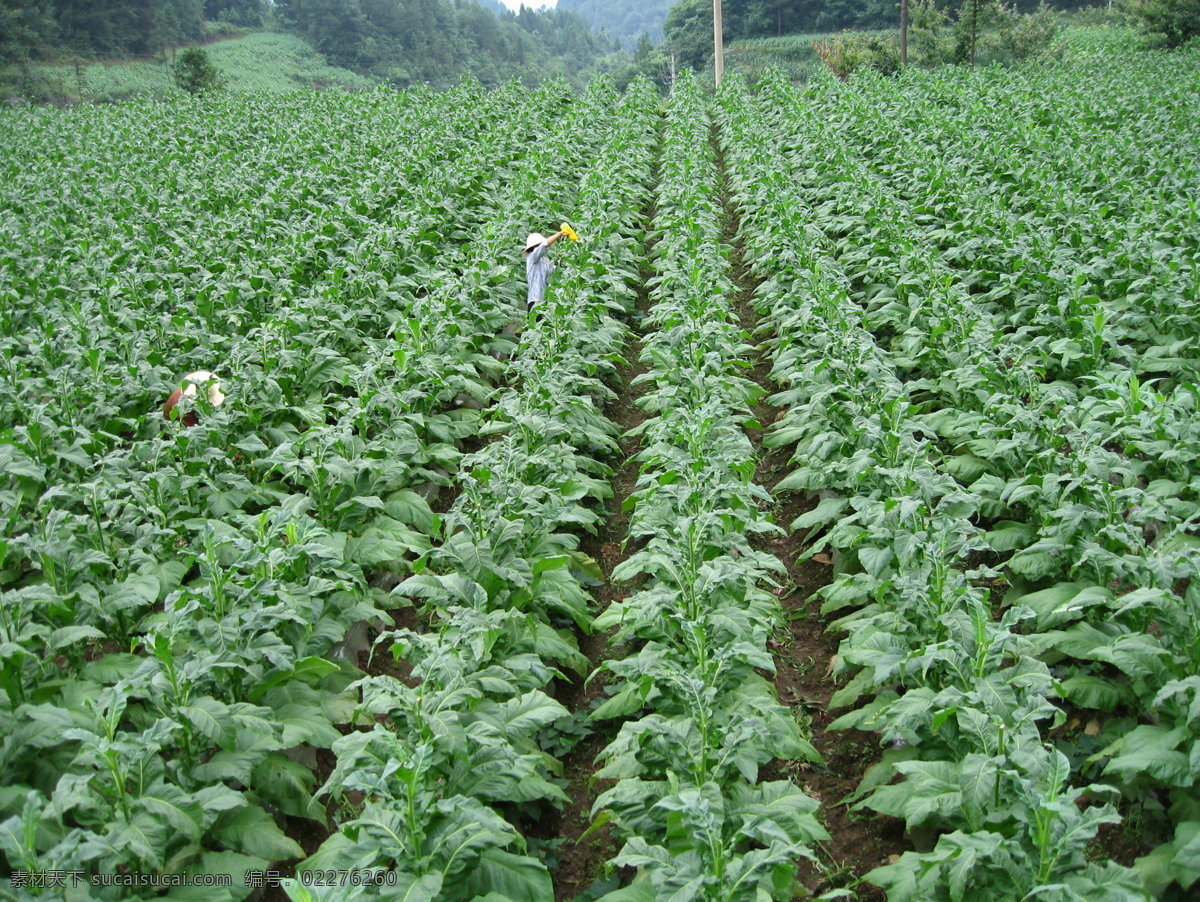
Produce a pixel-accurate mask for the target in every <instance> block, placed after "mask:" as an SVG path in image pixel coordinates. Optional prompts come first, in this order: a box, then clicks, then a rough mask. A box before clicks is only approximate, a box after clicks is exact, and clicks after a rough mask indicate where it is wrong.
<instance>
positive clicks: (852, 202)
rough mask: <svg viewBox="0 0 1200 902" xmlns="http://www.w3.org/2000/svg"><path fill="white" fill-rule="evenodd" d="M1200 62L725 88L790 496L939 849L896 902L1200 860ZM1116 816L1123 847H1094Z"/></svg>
mask: <svg viewBox="0 0 1200 902" xmlns="http://www.w3.org/2000/svg"><path fill="white" fill-rule="evenodd" d="M1191 73H1192V74H1188V73H1184V72H1182V71H1181V69H1180V68H1178V67H1176V66H1171V65H1165V64H1164V61H1163V60H1161V59H1159V58H1157V57H1149V58H1146V57H1141V58H1120V65H1118V66H1114V67H1113V69H1112V71H1110V72H1107V73H1106V75H1105V78H1104V79H1099V80H1098V79H1097V78H1096V73H1095V72H1094V71H1092V70H1090V69H1087V68H1085V67H1073V66H1066V65H1064V66H1058V67H1051V68H1047V69H1043V70H1037V71H1036V73H1035V74H1033V75H1030V74H1028V73H1026V74H1014V73H1004V74H1001V73H997V72H983V73H963V72H955V71H944V72H937V73H928V74H922V75H920V76H913V77H910V78H908V79H906V80H903V81H899V82H897V81H886V80H883V79H878V78H863V79H860V80H857V81H855V82H854V83H853V84H851V85H843V84H841V83H834V82H832V81H819V82H817V83H814V84H812V85H810V86H809V87H808V88H806V89H804V90H803V91H800V90H798V89H796V88H794V87H792V86H789V85H786V84H783V83H781V82H780V81H779V80H775V81H774V82H768V83H765V84H764V85H763V86H762V87H761V89H760V91H759V92H758V93H757V94H756V95H754V96H751V95H750V94H749V92H748V91H747V90H746V89H745V87H744V86H743V85H741V84H739V83H738V82H737V81H731V82H729V84H728V86H727V88H726V89H725V90H724V92H723V94H722V97H721V101H720V108H721V114H720V115H721V117H722V122H723V126H724V134H725V135H726V138H727V147H726V151H727V153H728V155H729V159H730V166H731V170H732V179H733V182H734V185H735V189H736V194H737V202H738V204H739V206H740V207H741V209H742V212H743V218H742V222H743V234H742V238H743V240H744V241H745V243H746V245H747V249H748V256H749V258H750V259H752V260H754V261H755V267H756V271H757V274H758V275H759V276H760V277H761V278H762V279H763V283H762V286H761V288H760V289H759V292H758V298H757V303H758V306H759V309H760V313H761V314H762V315H763V316H764V317H765V318H767V319H768V321H772V322H773V323H774V325H775V330H774V336H775V337H774V338H773V339H772V350H773V353H774V361H775V362H774V371H773V378H774V379H775V380H776V381H777V382H778V384H779V385H780V386H781V387H782V388H783V390H782V391H781V392H779V393H778V394H777V395H776V396H775V397H774V398H773V399H772V401H773V402H774V403H776V404H778V405H780V406H781V407H783V408H784V413H783V416H782V418H781V420H780V422H779V423H778V425H777V426H776V427H775V429H774V431H773V433H772V434H771V435H770V436H769V438H768V444H773V445H776V446H786V447H792V448H793V454H792V461H793V466H794V469H793V470H792V472H791V473H790V474H789V475H788V476H787V477H786V478H785V479H784V480H783V481H782V482H781V483H780V484H779V486H778V487H777V490H787V489H790V490H794V491H803V492H807V493H812V494H815V495H816V496H817V497H818V499H819V503H818V504H817V506H816V508H815V509H814V510H813V511H812V512H811V513H809V514H806V515H804V516H803V517H801V518H800V519H799V520H797V521H796V522H795V523H794V524H792V528H794V529H797V530H803V531H805V532H806V534H807V535H808V536H809V538H810V539H811V540H812V545H811V551H810V553H812V552H816V551H819V550H821V549H822V548H823V547H832V549H833V550H834V552H835V558H836V561H837V566H836V573H835V579H834V581H833V583H832V584H831V585H830V586H829V587H828V588H827V589H825V590H824V591H823V593H822V594H823V598H824V607H823V609H824V611H825V612H826V613H832V612H838V613H839V614H840V615H841V616H840V619H839V620H837V621H836V622H835V623H834V627H835V628H837V629H840V630H844V631H845V632H846V633H847V636H846V638H845V639H844V640H843V641H842V644H841V648H840V650H839V656H838V668H839V672H840V673H842V674H844V675H845V676H846V677H848V678H849V682H848V683H847V684H846V685H845V687H844V688H842V689H841V690H840V691H839V693H838V694H837V696H835V698H834V704H835V705H838V706H847V707H850V708H852V710H851V712H850V713H848V714H845V715H844V716H843V717H842V718H841V719H840V721H839V722H838V725H840V726H844V727H851V726H853V727H858V728H860V729H867V730H873V731H876V732H877V733H879V735H880V741H881V742H882V743H883V744H884V746H885V748H886V751H885V753H884V757H883V761H882V763H881V764H880V765H879V766H877V767H875V768H874V769H873V770H872V771H870V772H869V773H868V774H867V776H866V778H865V779H864V781H863V783H862V785H861V786H860V787H859V789H858V791H857V793H856V794H855V796H854V798H853V799H852V800H851V801H852V802H854V804H856V806H857V807H860V808H869V809H873V810H875V811H879V812H882V813H886V814H890V815H894V816H898V817H902V818H904V819H905V820H906V821H907V823H908V826H909V828H910V836H911V837H912V838H913V840H914V844H915V845H917V846H918V848H917V850H915V851H912V852H908V853H906V854H905V855H903V856H902V857H901V858H900V860H899V861H898V862H897V863H895V864H892V865H889V866H886V867H883V868H879V869H877V870H876V871H874V872H872V873H871V874H869V875H868V879H869V880H871V881H873V882H875V883H878V884H880V885H882V886H884V887H886V888H887V889H888V892H889V898H894V899H900V900H903V899H930V898H951V899H962V898H973V897H976V896H977V895H978V894H980V893H986V894H987V895H988V898H997V899H1021V898H1030V897H1032V896H1035V895H1036V896H1038V897H1040V898H1059V899H1089V900H1090V899H1141V898H1146V897H1147V896H1148V895H1149V894H1150V893H1156V894H1157V893H1166V894H1168V895H1172V894H1179V893H1183V892H1185V891H1187V890H1188V889H1189V888H1192V887H1194V884H1195V883H1196V881H1197V879H1200V869H1198V868H1197V867H1196V864H1195V856H1194V853H1193V852H1192V851H1191V850H1192V849H1193V848H1194V847H1195V843H1196V842H1197V839H1198V837H1200V808H1197V805H1196V801H1195V788H1196V773H1197V771H1196V768H1195V763H1196V761H1197V760H1198V759H1197V757H1196V756H1197V754H1198V749H1200V717H1198V712H1200V708H1198V707H1197V701H1196V700H1197V698H1200V667H1198V665H1200V658H1198V657H1197V649H1200V644H1198V637H1200V583H1198V582H1197V577H1198V576H1200V574H1198V573H1197V554H1196V549H1197V546H1198V544H1200V543H1198V541H1197V538H1196V526H1197V520H1198V518H1200V470H1198V468H1197V466H1196V461H1197V460H1198V459H1200V454H1198V453H1197V452H1200V446H1198V441H1200V431H1198V430H1197V426H1196V416H1195V411H1196V408H1197V401H1198V400H1200V398H1198V395H1197V390H1196V374H1197V370H1198V369H1200V360H1197V358H1196V357H1195V355H1194V348H1193V347H1192V343H1191V342H1190V340H1189V338H1188V336H1194V335H1195V334H1196V328H1197V325H1198V324H1197V322H1196V313H1195V311H1196V301H1197V290H1198V286H1200V281H1198V278H1197V267H1196V249H1197V244H1196V238H1195V236H1196V234H1197V232H1196V226H1197V213H1196V207H1195V204H1194V203H1192V202H1191V201H1190V199H1188V198H1187V196H1186V193H1180V192H1179V191H1178V190H1176V189H1175V188H1174V187H1172V186H1176V185H1181V184H1195V182H1196V177H1197V175H1198V173H1197V164H1196V161H1195V159H1194V158H1193V157H1189V156H1187V155H1186V152H1185V151H1184V148H1185V147H1188V146H1190V144H1191V143H1192V141H1193V139H1194V135H1195V125H1194V123H1195V121H1196V120H1195V114H1196V112H1197V110H1196V101H1195V98H1196V96H1197V95H1196V79H1195V75H1194V69H1193V70H1191ZM1114 97H1119V98H1120V99H1119V100H1115V101H1114V99H1113V98H1114ZM931 99H932V101H933V102H931ZM780 148H784V150H783V151H782V152H780ZM1113 160H1120V161H1121V162H1120V165H1119V166H1114V165H1113V163H1112V161H1113ZM1156 186H1158V187H1156ZM1150 236H1153V237H1152V238H1151V237H1150ZM1122 815H1123V816H1124V818H1125V824H1124V827H1123V828H1115V829H1125V830H1127V831H1131V835H1132V839H1133V841H1134V842H1135V843H1137V844H1138V845H1140V846H1141V847H1142V850H1143V852H1144V854H1142V855H1140V856H1136V855H1135V856H1131V857H1130V858H1129V859H1127V860H1126V861H1125V864H1124V865H1121V864H1117V863H1115V862H1113V861H1111V860H1103V859H1104V858H1105V855H1104V853H1102V852H1098V851H1097V850H1098V849H1100V848H1103V846H1097V845H1096V844H1095V842H1094V841H1095V840H1097V838H1098V837H1099V838H1101V839H1103V838H1104V837H1105V836H1106V835H1107V836H1109V837H1111V836H1112V830H1113V829H1114V825H1116V824H1117V823H1118V822H1120V821H1121V819H1122ZM1105 831H1107V833H1105ZM1125 865H1129V866H1125Z"/></svg>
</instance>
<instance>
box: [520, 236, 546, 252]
mask: <svg viewBox="0 0 1200 902" xmlns="http://www.w3.org/2000/svg"><path fill="white" fill-rule="evenodd" d="M545 243H546V236H545V235H543V234H542V233H541V232H530V233H529V237H528V238H526V239H525V250H527V251H531V250H533V249H534V248H535V247H537V246H538V245H539V244H545Z"/></svg>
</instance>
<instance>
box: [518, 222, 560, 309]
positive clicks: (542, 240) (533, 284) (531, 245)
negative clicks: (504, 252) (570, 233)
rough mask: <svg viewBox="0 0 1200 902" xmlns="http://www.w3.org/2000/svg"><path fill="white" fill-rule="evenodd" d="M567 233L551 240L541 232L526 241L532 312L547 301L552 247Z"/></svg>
mask: <svg viewBox="0 0 1200 902" xmlns="http://www.w3.org/2000/svg"><path fill="white" fill-rule="evenodd" d="M566 234H567V232H565V231H561V232H555V233H554V234H553V235H551V236H550V237H549V238H547V237H546V236H545V235H543V234H542V233H541V232H533V233H532V234H530V236H529V237H528V238H526V239H525V250H524V251H523V252H522V256H524V257H525V280H526V281H527V282H528V283H529V299H528V305H529V309H530V310H532V309H533V308H534V307H536V306H537V305H538V304H540V303H541V302H542V301H544V300H545V299H546V283H547V282H548V281H549V280H550V271H551V270H552V269H553V268H554V264H553V263H552V262H551V261H550V254H549V251H550V245H552V244H553V243H554V242H556V241H557V240H558V239H559V238H562V237H563V236H564V235H566Z"/></svg>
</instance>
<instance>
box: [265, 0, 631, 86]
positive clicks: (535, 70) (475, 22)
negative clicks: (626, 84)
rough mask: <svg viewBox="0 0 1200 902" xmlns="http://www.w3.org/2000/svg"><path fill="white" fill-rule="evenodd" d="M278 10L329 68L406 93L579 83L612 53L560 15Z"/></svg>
mask: <svg viewBox="0 0 1200 902" xmlns="http://www.w3.org/2000/svg"><path fill="white" fill-rule="evenodd" d="M275 9H276V13H277V15H278V16H279V17H280V19H281V21H282V22H283V23H284V24H285V26H286V27H288V28H291V29H294V30H295V31H296V32H297V33H298V34H299V35H301V36H302V37H304V38H305V39H307V40H308V41H309V42H310V43H311V44H312V45H313V46H314V47H316V49H317V50H318V51H320V52H321V53H323V54H325V56H326V57H327V58H328V60H329V62H331V63H333V64H334V65H338V66H345V67H346V68H348V69H354V70H355V71H358V72H365V73H370V74H373V75H378V76H380V77H382V78H385V79H387V80H388V81H391V82H393V83H395V84H400V85H406V84H413V83H421V82H428V83H430V84H432V85H435V86H438V85H444V84H449V83H451V82H454V81H457V80H458V78H460V77H461V76H462V75H467V74H469V75H472V76H474V77H476V78H478V79H479V80H480V81H482V82H483V83H484V84H496V83H499V82H501V81H504V80H506V79H509V78H513V77H519V78H521V79H523V80H524V81H526V82H527V83H531V84H532V83H535V82H538V81H541V80H542V79H544V78H546V77H547V76H552V75H559V74H562V75H566V76H567V77H570V78H572V79H573V80H575V81H577V82H579V81H581V80H583V79H586V78H588V77H590V76H591V74H592V72H593V71H594V70H595V69H596V68H597V67H598V66H602V65H603V63H602V59H603V58H604V57H606V56H607V55H609V54H610V53H611V52H612V49H613V48H612V42H611V41H610V40H609V39H608V37H607V36H606V35H604V34H602V33H601V34H597V33H594V32H593V31H592V30H591V28H590V27H589V26H588V24H587V22H586V21H585V20H584V19H583V18H582V17H581V16H579V15H578V14H576V13H571V12H563V11H561V10H554V9H550V10H542V11H538V12H534V11H533V10H530V9H528V8H523V9H522V10H521V12H520V13H512V12H507V11H506V12H504V13H502V14H501V15H499V16H497V15H496V14H495V13H493V12H491V11H489V10H487V9H484V8H483V7H481V6H480V5H479V4H478V3H475V2H474V0H457V2H450V0H276V6H275Z"/></svg>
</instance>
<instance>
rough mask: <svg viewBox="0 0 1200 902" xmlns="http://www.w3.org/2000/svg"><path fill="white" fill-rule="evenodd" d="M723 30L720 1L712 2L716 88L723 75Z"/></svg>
mask: <svg viewBox="0 0 1200 902" xmlns="http://www.w3.org/2000/svg"><path fill="white" fill-rule="evenodd" d="M724 32H725V28H724V26H723V25H722V24H721V0H713V70H714V71H715V72H716V86H717V87H718V88H719V87H721V76H722V75H723V74H724V73H725V34H724Z"/></svg>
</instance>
